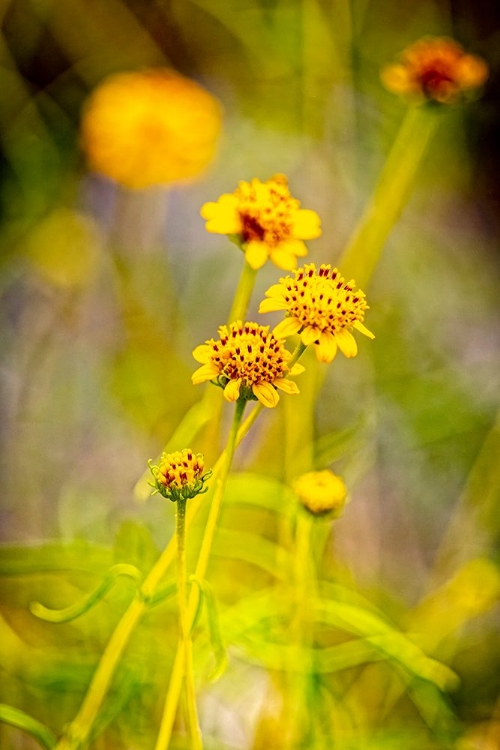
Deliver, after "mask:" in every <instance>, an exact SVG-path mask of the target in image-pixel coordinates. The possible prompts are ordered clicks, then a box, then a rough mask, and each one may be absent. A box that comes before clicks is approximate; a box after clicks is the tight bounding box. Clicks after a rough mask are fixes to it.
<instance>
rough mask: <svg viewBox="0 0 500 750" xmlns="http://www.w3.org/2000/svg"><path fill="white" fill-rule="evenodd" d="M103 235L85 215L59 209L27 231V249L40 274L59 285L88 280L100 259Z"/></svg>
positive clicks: (64, 286)
mask: <svg viewBox="0 0 500 750" xmlns="http://www.w3.org/2000/svg"><path fill="white" fill-rule="evenodd" d="M100 245H101V238H100V237H99V232H98V228H97V226H96V225H95V224H94V222H93V221H92V220H91V219H90V218H89V217H88V216H85V214H82V213H79V212H78V211H72V210H71V209H69V208H64V207H60V208H56V209H55V210H54V211H52V212H51V213H49V214H48V215H47V216H45V217H44V218H43V219H42V220H41V221H40V223H39V224H37V225H36V226H35V227H34V229H33V230H32V231H31V232H30V233H29V234H28V236H27V238H26V241H25V252H26V255H27V256H28V257H29V259H30V260H31V262H32V263H33V265H34V267H35V268H36V270H37V271H38V273H39V274H40V275H41V276H43V277H44V278H45V279H46V280H47V281H49V282H50V283H51V284H53V285H54V286H56V287H60V288H73V289H76V288H79V287H83V286H85V285H86V284H88V283H89V281H90V280H91V278H92V276H93V274H94V272H95V270H96V268H97V266H98V262H99V249H100Z"/></svg>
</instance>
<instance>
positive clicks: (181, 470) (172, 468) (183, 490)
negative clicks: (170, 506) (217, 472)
mask: <svg viewBox="0 0 500 750" xmlns="http://www.w3.org/2000/svg"><path fill="white" fill-rule="evenodd" d="M148 465H149V468H150V469H151V473H152V474H153V477H154V480H155V481H154V484H152V485H151V486H152V487H154V493H153V494H155V493H156V492H159V493H160V494H161V495H163V497H166V498H168V499H169V500H172V502H175V501H176V500H179V498H184V499H185V500H187V499H188V498H191V497H195V495H201V494H203V493H204V492H206V491H207V490H208V487H204V482H205V480H207V479H208V478H209V477H210V476H211V475H212V472H211V471H207V472H206V473H204V471H205V464H204V461H203V456H202V454H201V453H193V451H192V450H191V449H190V448H184V450H182V451H175V453H162V454H161V459H160V463H159V465H158V466H156V465H154V464H153V463H152V462H151V461H148Z"/></svg>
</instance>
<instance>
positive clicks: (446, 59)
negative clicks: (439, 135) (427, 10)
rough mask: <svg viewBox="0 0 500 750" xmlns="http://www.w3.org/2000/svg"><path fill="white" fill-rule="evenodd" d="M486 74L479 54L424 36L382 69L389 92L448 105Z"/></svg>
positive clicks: (467, 92)
mask: <svg viewBox="0 0 500 750" xmlns="http://www.w3.org/2000/svg"><path fill="white" fill-rule="evenodd" d="M487 77H488V66H487V65H486V63H485V62H484V60H482V59H481V58H480V57H476V56H475V55H468V54H466V53H465V52H464V50H463V49H462V47H461V46H460V44H458V42H455V41H454V40H453V39H447V38H446V37H424V38H423V39H419V40H418V41H417V42H415V43H414V44H411V45H410V46H409V47H407V48H406V49H405V50H403V52H402V53H401V55H400V61H399V62H398V63H396V64H394V65H388V66H387V67H385V68H384V69H383V70H382V81H383V83H384V85H385V87H386V88H387V89H389V91H392V92H394V93H396V94H402V95H403V96H407V97H408V98H410V99H414V100H415V101H431V102H438V103H439V104H450V103H453V102H456V101H458V100H459V99H460V98H462V97H464V96H466V95H468V94H470V93H471V92H472V91H473V90H474V89H477V88H478V87H479V86H481V85H482V84H483V83H484V82H485V80H486V78H487Z"/></svg>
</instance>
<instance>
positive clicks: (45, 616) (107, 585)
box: [30, 563, 142, 622]
mask: <svg viewBox="0 0 500 750" xmlns="http://www.w3.org/2000/svg"><path fill="white" fill-rule="evenodd" d="M120 576H126V577H128V578H132V579H133V580H134V581H135V582H136V584H139V583H140V582H141V580H142V575H141V572H140V571H139V570H138V569H137V568H136V567H135V566H134V565H126V564H124V563H122V564H119V565H114V566H113V567H112V568H111V569H110V570H109V571H108V573H107V574H106V576H105V578H104V579H103V580H102V581H101V583H100V584H99V585H98V586H97V588H95V589H94V591H92V592H91V593H90V594H88V595H87V596H86V597H85V598H84V599H83V600H82V601H81V602H77V603H76V604H72V605H70V606H69V607H65V608H64V609H49V608H48V607H45V606H44V605H43V604H41V603H40V602H31V604H30V610H31V612H32V614H34V615H35V617H39V618H40V619H41V620H45V621H46V622H71V620H75V619H76V618H77V617H80V615H83V614H85V612H88V611H89V609H91V607H93V606H94V604H97V603H98V602H100V601H101V599H103V598H104V596H105V595H106V594H107V593H108V591H109V590H110V589H111V588H112V586H114V584H115V582H116V580H117V579H118V578H119V577H120Z"/></svg>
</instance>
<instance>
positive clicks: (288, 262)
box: [270, 245, 297, 271]
mask: <svg viewBox="0 0 500 750" xmlns="http://www.w3.org/2000/svg"><path fill="white" fill-rule="evenodd" d="M270 255H271V260H272V262H273V263H274V265H275V266H278V268H282V269H283V270H284V271H293V269H294V268H297V255H294V254H293V253H292V252H290V251H289V250H287V249H286V248H285V249H284V248H283V247H282V246H281V245H279V246H278V247H275V248H271V250H270Z"/></svg>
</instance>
